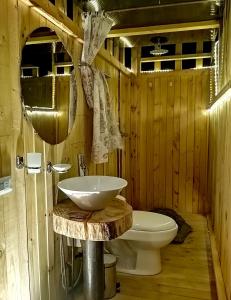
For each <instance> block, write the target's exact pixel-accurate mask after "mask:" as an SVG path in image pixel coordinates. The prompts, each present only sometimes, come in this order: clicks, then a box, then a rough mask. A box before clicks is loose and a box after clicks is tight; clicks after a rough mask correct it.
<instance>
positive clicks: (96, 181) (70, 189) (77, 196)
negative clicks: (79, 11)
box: [58, 176, 127, 210]
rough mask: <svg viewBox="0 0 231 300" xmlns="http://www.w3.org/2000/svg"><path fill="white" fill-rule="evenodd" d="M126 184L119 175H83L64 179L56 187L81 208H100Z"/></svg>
mask: <svg viewBox="0 0 231 300" xmlns="http://www.w3.org/2000/svg"><path fill="white" fill-rule="evenodd" d="M126 185H127V181H126V180H124V179H122V178H119V177H112V176H83V177H72V178H68V179H64V180H62V181H60V182H59V183H58V188H59V189H60V190H61V191H63V192H64V193H65V194H66V195H67V196H68V197H69V198H70V199H71V200H72V201H73V202H74V203H75V204H76V205H78V206H79V207H80V208H81V209H84V210H100V209H104V208H105V207H106V206H107V204H108V203H109V201H110V200H111V199H113V198H114V197H115V196H117V195H118V194H119V192H120V191H121V190H122V189H123V188H124V187H125V186H126Z"/></svg>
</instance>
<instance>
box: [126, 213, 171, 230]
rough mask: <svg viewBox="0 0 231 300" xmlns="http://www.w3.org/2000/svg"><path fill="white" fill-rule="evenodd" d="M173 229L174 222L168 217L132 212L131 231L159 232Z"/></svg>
mask: <svg viewBox="0 0 231 300" xmlns="http://www.w3.org/2000/svg"><path fill="white" fill-rule="evenodd" d="M175 227H176V222H175V221H174V220H173V219H172V218H170V217H168V216H165V215H161V214H157V213H154V212H148V211H141V210H134V211H133V225H132V228H131V230H137V231H148V232H157V231H158V232H159V231H166V230H171V229H174V228H175Z"/></svg>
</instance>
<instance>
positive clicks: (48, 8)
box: [21, 0, 83, 43]
mask: <svg viewBox="0 0 231 300" xmlns="http://www.w3.org/2000/svg"><path fill="white" fill-rule="evenodd" d="M21 2H23V3H25V4H26V5H28V6H30V7H31V8H32V9H34V10H36V11H37V12H38V13H39V14H41V15H42V16H43V17H45V18H47V19H48V20H49V21H50V22H51V23H53V24H55V25H56V26H58V27H59V28H60V29H62V30H63V31H66V32H67V33H68V34H70V35H72V36H75V37H77V38H78V39H79V41H80V42H82V43H83V39H82V37H83V32H82V30H80V27H79V26H77V25H76V24H75V23H74V22H73V21H72V20H71V19H69V18H68V17H67V16H66V15H65V14H64V13H63V12H62V11H60V10H59V9H58V8H57V7H56V6H55V5H54V4H52V3H51V2H50V1H47V0H30V1H29V0H21Z"/></svg>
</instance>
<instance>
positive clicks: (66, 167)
mask: <svg viewBox="0 0 231 300" xmlns="http://www.w3.org/2000/svg"><path fill="white" fill-rule="evenodd" d="M52 167H53V169H54V171H56V172H58V173H65V172H67V171H69V170H70V168H71V165H70V164H56V165H53V166H52Z"/></svg>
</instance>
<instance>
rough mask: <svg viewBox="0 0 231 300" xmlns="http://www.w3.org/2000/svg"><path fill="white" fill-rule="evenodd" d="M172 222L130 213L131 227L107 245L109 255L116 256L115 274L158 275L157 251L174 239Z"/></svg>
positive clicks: (159, 267) (159, 261)
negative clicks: (116, 272) (131, 215)
mask: <svg viewBox="0 0 231 300" xmlns="http://www.w3.org/2000/svg"><path fill="white" fill-rule="evenodd" d="M177 230H178V226H177V224H176V222H175V221H174V220H173V219H172V218H170V217H168V216H165V215H161V214H157V213H153V212H146V211H139V210H135V211H133V226H132V228H131V229H130V230H128V231H127V232H125V233H124V234H123V235H121V236H120V237H119V238H117V239H115V240H112V241H110V242H109V249H110V251H111V252H112V253H113V254H114V255H116V256H117V258H118V262H117V271H118V272H123V273H129V274H137V275H154V274H158V273H160V272H161V258H160V248H163V247H165V246H167V245H168V244H169V243H170V242H171V241H172V240H173V239H174V238H175V236H176V234H177Z"/></svg>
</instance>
